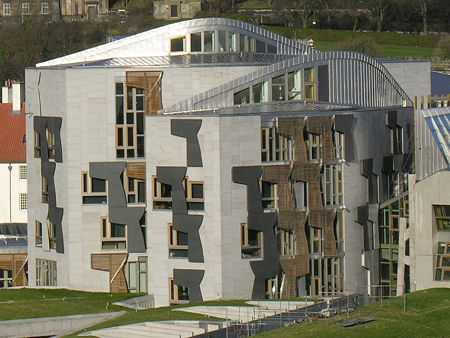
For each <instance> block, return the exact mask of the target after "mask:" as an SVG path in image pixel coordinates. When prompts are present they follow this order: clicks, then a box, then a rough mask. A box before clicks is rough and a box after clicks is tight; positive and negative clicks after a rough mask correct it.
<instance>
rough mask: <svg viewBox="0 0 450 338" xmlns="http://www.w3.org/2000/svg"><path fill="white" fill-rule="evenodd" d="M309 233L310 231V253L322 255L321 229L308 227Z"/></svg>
mask: <svg viewBox="0 0 450 338" xmlns="http://www.w3.org/2000/svg"><path fill="white" fill-rule="evenodd" d="M310 231H312V236H311V240H310V247H311V253H312V254H322V253H323V237H322V229H319V228H314V227H310Z"/></svg>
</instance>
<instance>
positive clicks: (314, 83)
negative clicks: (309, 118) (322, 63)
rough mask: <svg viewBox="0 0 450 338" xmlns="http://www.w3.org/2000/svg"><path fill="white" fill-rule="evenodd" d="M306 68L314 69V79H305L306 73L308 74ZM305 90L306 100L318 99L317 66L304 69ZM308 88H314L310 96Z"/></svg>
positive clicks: (313, 100)
mask: <svg viewBox="0 0 450 338" xmlns="http://www.w3.org/2000/svg"><path fill="white" fill-rule="evenodd" d="M306 70H311V71H312V77H313V78H312V80H311V79H308V81H306V80H307V79H305V74H306ZM303 87H304V88H303V92H304V95H303V97H304V100H305V101H306V102H315V101H317V68H316V67H311V68H305V69H304V70H303ZM307 88H312V94H313V96H312V97H308V96H307V94H308V90H307Z"/></svg>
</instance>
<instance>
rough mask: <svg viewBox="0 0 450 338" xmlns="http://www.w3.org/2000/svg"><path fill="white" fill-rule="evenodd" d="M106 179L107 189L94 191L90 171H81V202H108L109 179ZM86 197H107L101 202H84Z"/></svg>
mask: <svg viewBox="0 0 450 338" xmlns="http://www.w3.org/2000/svg"><path fill="white" fill-rule="evenodd" d="M104 181H105V191H104V192H103V191H99V192H93V191H92V177H91V175H89V172H87V171H82V172H81V204H82V205H89V204H106V203H107V202H108V180H104ZM84 197H105V198H106V199H105V201H104V202H99V203H84Z"/></svg>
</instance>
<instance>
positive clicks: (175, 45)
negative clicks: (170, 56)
mask: <svg viewBox="0 0 450 338" xmlns="http://www.w3.org/2000/svg"><path fill="white" fill-rule="evenodd" d="M170 51H171V52H185V51H186V37H185V36H182V37H180V38H175V39H172V40H170Z"/></svg>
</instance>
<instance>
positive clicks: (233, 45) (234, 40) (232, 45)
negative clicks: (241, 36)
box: [228, 32, 239, 52]
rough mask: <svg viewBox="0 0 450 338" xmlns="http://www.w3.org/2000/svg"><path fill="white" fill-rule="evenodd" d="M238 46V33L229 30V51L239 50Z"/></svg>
mask: <svg viewBox="0 0 450 338" xmlns="http://www.w3.org/2000/svg"><path fill="white" fill-rule="evenodd" d="M238 47H239V46H238V34H237V33H231V32H228V51H229V52H237V51H238Z"/></svg>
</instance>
